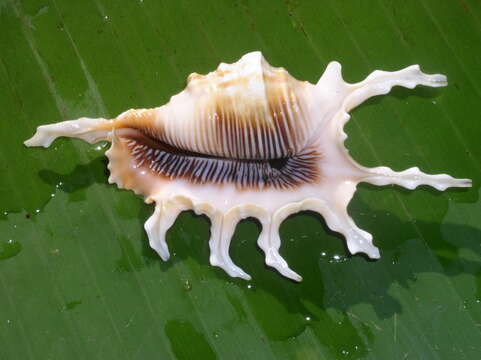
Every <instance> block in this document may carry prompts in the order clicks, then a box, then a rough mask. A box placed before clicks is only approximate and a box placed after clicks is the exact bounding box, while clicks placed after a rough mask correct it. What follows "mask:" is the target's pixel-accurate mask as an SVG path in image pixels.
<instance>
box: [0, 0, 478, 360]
mask: <svg viewBox="0 0 481 360" xmlns="http://www.w3.org/2000/svg"><path fill="white" fill-rule="evenodd" d="M252 50H261V51H262V52H263V54H264V56H265V57H266V58H267V59H268V61H269V62H270V63H271V64H272V65H274V66H284V67H285V68H286V69H288V71H289V72H290V73H291V74H292V75H293V76H295V77H296V78H298V79H301V80H308V81H311V82H316V81H317V80H318V78H319V77H320V75H321V74H322V72H323V70H324V68H325V66H326V65H327V63H328V62H329V61H331V60H338V61H339V62H340V63H341V64H343V74H344V77H345V79H346V80H347V81H350V82H354V81H359V80H361V79H363V78H364V77H365V76H367V75H368V74H369V73H370V72H371V71H373V70H375V69H383V70H398V69H400V68H403V67H406V66H408V65H411V64H420V65H421V68H422V69H423V70H424V71H425V72H428V73H443V74H446V75H447V76H448V78H449V82H450V84H449V86H448V87H447V88H439V89H431V88H422V87H418V88H416V89H414V90H408V89H401V88H396V89H394V91H393V92H392V93H391V94H390V95H388V96H384V97H378V98H374V99H372V100H371V101H369V102H367V103H366V104H364V105H362V106H361V107H359V108H358V109H356V110H355V111H354V112H353V113H352V119H351V121H350V122H349V123H348V125H347V126H346V132H347V133H348V135H349V138H348V140H347V141H346V146H347V147H348V149H349V150H350V153H351V154H352V156H353V157H354V158H355V159H356V160H357V161H359V162H360V163H362V164H363V165H366V166H377V165H387V166H390V167H392V168H394V169H396V170H401V169H405V168H408V167H412V166H419V167H420V168H421V169H422V170H424V171H426V172H428V173H449V174H451V175H453V176H455V177H461V178H472V179H473V187H472V188H469V189H449V190H448V191H446V192H437V191H436V190H433V189H431V188H427V187H421V188H418V189H416V190H415V191H408V190H404V189H401V188H398V187H381V188H379V187H374V186H369V185H364V184H362V185H360V186H359V188H358V191H357V193H356V195H355V197H354V199H353V201H352V202H351V204H350V206H349V213H350V214H351V215H352V217H353V218H354V220H355V221H356V222H357V223H358V224H359V226H360V227H361V228H363V229H366V230H367V231H369V232H371V233H372V234H373V235H374V238H375V243H376V245H377V246H378V247H379V248H380V250H381V255H382V257H381V259H380V260H378V261H371V260H368V259H367V258H365V257H363V256H359V255H357V256H350V255H348V253H347V250H346V248H345V243H344V240H343V238H342V237H341V236H339V235H338V234H336V233H333V232H331V231H329V230H328V229H327V227H326V226H325V223H324V221H323V220H322V219H321V218H320V217H317V216H315V215H314V214H313V213H309V212H305V213H300V214H297V215H295V216H292V217H290V218H289V219H287V220H286V221H285V222H284V223H283V225H282V227H281V237H282V239H283V243H282V248H281V252H282V254H283V256H284V257H285V258H286V259H287V260H288V262H289V263H290V265H291V266H292V268H293V269H294V270H295V271H297V272H299V273H300V274H301V275H302V276H303V277H304V281H303V282H302V283H300V284H297V283H294V282H291V281H289V280H288V279H286V278H283V277H282V276H280V275H279V274H278V273H276V272H275V271H273V270H271V269H270V268H266V267H265V265H264V259H263V255H262V253H261V251H260V250H259V249H258V248H257V247H256V239H257V236H258V234H259V226H258V224H257V223H256V222H255V221H253V220H250V219H248V220H245V221H243V222H241V223H240V224H239V226H238V227H237V230H236V233H235V236H234V238H233V241H232V247H231V255H232V257H233V259H234V261H235V262H236V263H237V264H238V265H239V266H241V267H242V268H244V269H245V270H246V271H247V272H248V273H250V274H251V275H252V276H253V280H252V281H250V282H246V281H243V280H239V279H232V278H230V277H228V276H227V275H226V274H225V273H224V272H223V271H222V270H221V269H219V268H214V267H211V266H210V265H209V263H208V258H209V249H208V243H207V241H208V238H209V221H208V219H207V218H205V217H202V216H197V215H195V214H193V213H192V212H185V213H183V214H182V215H181V216H180V217H179V218H178V220H177V222H176V223H175V225H174V226H173V228H172V229H171V230H170V231H169V232H168V235H167V240H168V243H169V246H170V248H171V251H172V254H173V256H172V258H171V260H169V261H168V262H166V263H164V262H162V261H161V259H160V258H159V257H158V256H157V255H156V254H155V253H154V251H153V250H151V249H150V248H149V246H148V240H147V238H146V235H145V233H144V230H143V224H144V222H145V220H146V219H147V218H148V217H149V216H150V214H151V213H152V210H153V209H152V206H150V205H146V204H144V203H143V201H142V199H141V198H139V197H138V196H136V195H134V194H133V193H132V192H129V191H125V190H119V189H117V188H116V187H115V186H113V185H109V184H108V182H107V176H108V174H107V170H106V160H105V157H104V152H105V150H106V144H98V145H95V146H91V145H88V144H86V143H83V142H81V141H78V140H71V139H59V140H57V141H55V143H54V144H53V145H52V146H51V147H50V148H49V149H47V150H46V149H41V148H26V147H24V146H23V144H22V143H23V141H24V140H26V139H27V138H29V137H30V136H31V135H32V134H33V133H34V131H35V129H36V127H37V126H39V125H41V124H46V123H52V122H57V121H62V120H66V119H75V118H78V117H81V116H89V117H114V116H116V115H117V114H119V113H121V112H122V111H124V110H126V109H129V108H148V107H155V106H159V105H161V104H163V103H165V102H167V101H168V99H169V97H170V96H171V95H173V94H175V93H177V92H179V91H181V90H182V89H183V88H184V86H185V83H186V77H187V76H188V74H190V73H191V72H198V73H207V72H209V71H212V70H213V69H215V68H216V67H217V65H218V63H220V62H234V61H236V60H237V59H238V58H240V57H241V56H242V55H243V54H244V53H246V52H248V51H252ZM480 59H481V2H480V1H477V0H459V1H456V0H404V1H395V0H384V1H383V0H373V1H371V0H365V1H361V0H343V1H339V0H310V1H307V0H306V1H303V0H297V1H291V0H286V1H276V0H260V1H247V0H238V1H234V0H216V1H213V0H203V1H200V0H198V1H194V0H175V1H174V0H172V1H167V0H164V1H156V0H123V1H121V0H85V1H73V0H72V1H68V0H2V1H0V109H1V115H0V124H1V126H0V175H1V176H0V210H1V213H0V359H303V360H304V359H382V360H385V359H386V360H387V359H388V360H392V359H403V360H405V359H448V360H451V359H455V360H461V359H480V358H481V247H480V244H481V211H480V210H481V203H480V197H479V195H480V187H479V186H480V180H481V176H480V169H481V146H480V138H481V125H480V122H481V107H480V105H481V60H480Z"/></svg>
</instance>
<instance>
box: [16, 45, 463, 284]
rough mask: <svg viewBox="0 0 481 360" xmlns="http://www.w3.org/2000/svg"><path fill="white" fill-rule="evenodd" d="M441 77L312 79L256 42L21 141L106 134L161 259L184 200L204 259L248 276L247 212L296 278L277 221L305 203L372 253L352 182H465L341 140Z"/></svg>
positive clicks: (269, 253) (336, 70) (269, 257)
mask: <svg viewBox="0 0 481 360" xmlns="http://www.w3.org/2000/svg"><path fill="white" fill-rule="evenodd" d="M417 85H425V86H431V87H438V86H446V85H447V80H446V77H445V76H444V75H439V74H436V75H427V74H424V73H423V72H421V70H420V69H419V66H418V65H413V66H410V67H407V68H405V69H402V70H399V71H395V72H386V71H374V72H373V73H371V74H370V75H369V76H368V77H367V78H366V79H365V80H363V81H361V82H359V83H355V84H349V83H346V82H344V80H343V79H342V75H341V65H340V64H339V63H338V62H331V63H330V64H329V65H328V67H327V69H326V70H325V72H324V74H323V75H322V77H321V78H320V80H319V81H318V83H317V84H315V85H314V84H311V83H309V82H307V81H298V80H296V79H294V78H293V77H292V76H290V75H289V73H288V72H287V71H286V70H285V69H283V68H275V67H272V66H270V65H269V64H268V63H267V62H266V60H265V59H264V57H263V56H262V54H261V53H260V52H251V53H248V54H246V55H244V56H243V57H242V58H241V59H240V60H239V61H237V62H236V63H233V64H224V63H222V64H220V65H219V67H218V68H217V70H215V71H213V72H211V73H209V74H207V75H199V74H196V73H194V74H191V75H190V76H189V77H188V84H187V87H186V88H185V90H184V91H182V92H180V93H179V94H177V95H175V96H173V97H172V98H171V99H170V101H169V102H168V103H167V104H166V105H163V106H160V107H157V108H154V109H140V110H128V111H126V112H124V113H122V114H120V115H119V116H118V117H116V118H115V119H111V120H107V119H91V118H80V119H78V120H71V121H64V122H61V123H57V124H51V125H44V126H39V127H38V129H37V132H36V134H35V135H34V136H33V137H32V138H31V139H29V140H27V141H25V145H27V146H44V147H48V146H49V145H50V144H51V143H52V141H53V140H54V139H56V138H57V137H59V136H67V137H74V138H79V139H83V140H85V141H87V142H89V143H95V142H98V141H100V140H107V141H110V142H112V146H111V148H110V149H109V150H108V151H107V152H106V155H107V157H108V159H109V164H108V168H109V170H110V177H109V182H110V183H116V184H117V185H118V187H119V188H124V189H130V190H133V191H134V192H135V193H136V194H140V195H142V196H144V198H145V201H146V202H147V203H155V211H154V213H153V215H152V216H151V217H150V218H149V219H148V220H147V222H146V223H145V230H146V232H147V234H148V237H149V242H150V246H151V247H152V248H153V249H155V250H156V251H157V253H158V254H159V255H160V257H161V258H162V259H163V260H167V259H168V258H169V249H168V247H167V244H166V241H165V234H166V231H167V230H168V229H169V227H170V226H172V224H173V223H174V221H175V219H176V217H177V215H178V214H179V213H180V212H182V211H184V210H189V209H192V210H194V211H195V212H196V213H197V214H205V215H207V216H208V217H209V218H210V220H211V237H210V240H209V246H210V250H211V255H210V263H211V264H212V265H214V266H219V267H221V268H222V269H224V270H225V271H226V272H227V273H228V274H229V275H230V276H233V277H240V278H243V279H250V276H249V275H248V274H246V273H245V272H244V271H243V270H242V269H240V268H239V267H238V266H236V265H235V264H234V263H233V261H232V260H231V258H230V256H229V244H230V241H231V237H232V235H233V233H234V230H235V227H236V224H237V223H238V222H239V221H240V220H241V219H243V218H246V217H255V218H257V219H259V221H260V223H261V224H262V232H261V234H260V236H259V239H258V245H259V247H260V248H261V249H262V250H263V251H264V252H265V257H266V264H267V265H269V266H272V267H273V268H275V269H277V270H278V271H279V272H280V273H281V274H282V275H284V276H286V277H288V278H290V279H293V280H296V281H301V280H302V278H301V276H300V275H298V274H297V273H295V272H294V271H293V270H291V269H290V268H289V266H288V264H287V262H286V261H285V260H284V259H283V258H282V257H281V255H280V254H279V248H280V245H281V240H280V237H279V226H280V224H281V223H282V221H283V220H284V219H285V218H286V217H287V216H289V215H290V214H293V213H296V212H298V211H302V210H311V211H316V212H318V213H319V214H321V215H322V216H323V217H324V218H325V220H326V223H327V225H328V226H329V228H331V229H332V230H334V231H336V232H339V233H341V234H343V235H344V236H345V238H346V241H347V246H348V248H349V251H350V252H351V253H352V254H355V253H359V252H363V253H365V254H367V255H368V256H369V257H371V258H379V250H378V248H377V247H376V246H374V245H373V243H372V236H371V234H369V233H368V232H366V231H364V230H361V229H359V228H358V227H357V226H356V224H355V223H354V221H353V220H352V218H351V217H350V216H349V215H348V213H347V205H348V203H349V201H350V200H351V198H352V196H353V194H354V192H355V190H356V186H357V184H358V183H359V182H362V181H363V182H368V183H371V184H374V185H380V186H381V185H387V184H397V185H400V186H403V187H405V188H408V189H414V188H416V187H417V186H419V185H422V184H425V185H430V186H432V187H434V188H436V189H438V190H441V191H443V190H445V189H446V188H448V187H469V186H471V180H469V179H455V178H453V177H451V176H449V175H446V174H440V175H428V174H425V173H423V172H422V171H420V170H419V169H418V168H417V167H413V168H410V169H407V170H405V171H401V172H396V171H393V170H391V169H389V168H387V167H382V166H381V167H375V168H366V167H363V166H361V165H359V164H357V163H356V162H355V161H354V160H353V159H352V158H351V157H350V156H349V154H348V152H347V150H346V149H345V148H344V146H343V143H344V140H345V139H346V137H347V136H346V134H345V133H344V131H343V127H344V124H345V123H346V122H347V121H348V120H349V115H348V112H349V111H350V110H351V109H353V108H354V107H356V106H358V105H359V104H361V103H362V102H364V101H365V100H366V99H368V98H370V97H372V96H376V95H382V94H387V93H388V92H389V91H390V90H391V88H392V87H393V86H403V87H406V88H411V89H412V88H414V87H415V86H417Z"/></svg>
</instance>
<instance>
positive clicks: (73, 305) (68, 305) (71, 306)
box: [62, 300, 82, 311]
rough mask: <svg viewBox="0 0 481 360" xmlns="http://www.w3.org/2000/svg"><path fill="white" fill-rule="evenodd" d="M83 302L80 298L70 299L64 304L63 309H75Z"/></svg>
mask: <svg viewBox="0 0 481 360" xmlns="http://www.w3.org/2000/svg"><path fill="white" fill-rule="evenodd" d="M81 304H82V301H80V300H73V301H70V302H68V303H66V304H65V305H64V306H63V308H62V311H68V310H73V309H75V308H76V307H77V306H78V305H81Z"/></svg>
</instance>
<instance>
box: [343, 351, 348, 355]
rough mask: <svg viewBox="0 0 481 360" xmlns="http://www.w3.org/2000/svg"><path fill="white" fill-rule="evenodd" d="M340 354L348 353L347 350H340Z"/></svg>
mask: <svg viewBox="0 0 481 360" xmlns="http://www.w3.org/2000/svg"><path fill="white" fill-rule="evenodd" d="M341 354H342V355H349V351H347V350H342V351H341Z"/></svg>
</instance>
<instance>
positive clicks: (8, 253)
mask: <svg viewBox="0 0 481 360" xmlns="http://www.w3.org/2000/svg"><path fill="white" fill-rule="evenodd" d="M20 251H22V244H20V243H19V242H17V241H15V240H13V239H8V240H7V241H3V242H0V260H4V259H9V258H12V257H14V256H15V255H17V254H18V253H19V252H20Z"/></svg>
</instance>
